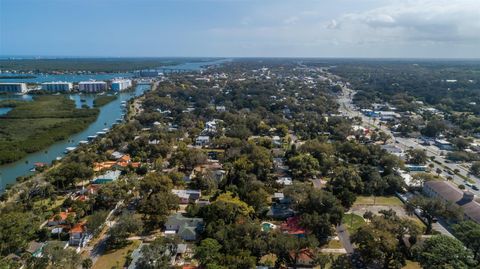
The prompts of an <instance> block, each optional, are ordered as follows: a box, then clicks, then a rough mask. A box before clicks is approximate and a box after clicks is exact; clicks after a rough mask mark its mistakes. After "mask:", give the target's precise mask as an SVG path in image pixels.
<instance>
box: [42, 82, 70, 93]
mask: <svg viewBox="0 0 480 269" xmlns="http://www.w3.org/2000/svg"><path fill="white" fill-rule="evenodd" d="M72 89H73V85H72V83H71V82H63V81H53V82H45V83H42V90H44V91H51V92H67V91H70V90H72Z"/></svg>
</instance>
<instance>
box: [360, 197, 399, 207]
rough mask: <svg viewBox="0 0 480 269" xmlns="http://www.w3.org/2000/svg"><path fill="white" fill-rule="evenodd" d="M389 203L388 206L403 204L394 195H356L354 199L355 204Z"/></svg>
mask: <svg viewBox="0 0 480 269" xmlns="http://www.w3.org/2000/svg"><path fill="white" fill-rule="evenodd" d="M373 204H375V205H389V206H403V203H402V201H401V200H400V199H398V197H396V196H375V197H374V196H358V197H357V200H355V203H354V204H353V205H354V206H355V205H373Z"/></svg>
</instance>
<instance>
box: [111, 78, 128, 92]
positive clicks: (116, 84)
mask: <svg viewBox="0 0 480 269" xmlns="http://www.w3.org/2000/svg"><path fill="white" fill-rule="evenodd" d="M130 87H132V80H130V79H115V80H112V87H111V88H112V91H123V90H126V89H128V88H130Z"/></svg>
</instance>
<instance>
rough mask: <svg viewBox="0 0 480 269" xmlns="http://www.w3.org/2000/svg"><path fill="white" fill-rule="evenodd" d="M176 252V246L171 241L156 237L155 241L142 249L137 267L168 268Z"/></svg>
mask: <svg viewBox="0 0 480 269" xmlns="http://www.w3.org/2000/svg"><path fill="white" fill-rule="evenodd" d="M176 251H177V244H176V242H175V241H174V240H173V239H170V238H168V237H157V238H156V239H155V241H153V242H152V243H150V244H149V245H145V246H143V247H142V249H141V253H142V255H141V256H140V258H139V259H138V261H137V266H138V267H139V268H144V269H164V268H169V267H170V261H171V259H172V257H173V256H174V255H175V253H176Z"/></svg>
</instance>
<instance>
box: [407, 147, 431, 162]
mask: <svg viewBox="0 0 480 269" xmlns="http://www.w3.org/2000/svg"><path fill="white" fill-rule="evenodd" d="M407 159H408V162H409V163H411V164H416V165H424V164H425V163H426V162H427V160H428V156H427V154H426V153H425V151H423V150H421V149H410V150H408V151H407Z"/></svg>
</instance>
